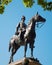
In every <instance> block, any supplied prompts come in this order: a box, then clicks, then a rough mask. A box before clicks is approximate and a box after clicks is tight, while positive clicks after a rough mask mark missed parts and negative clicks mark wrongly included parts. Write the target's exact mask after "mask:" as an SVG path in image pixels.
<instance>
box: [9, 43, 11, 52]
mask: <svg viewBox="0 0 52 65" xmlns="http://www.w3.org/2000/svg"><path fill="white" fill-rule="evenodd" d="M10 49H11V43H9V52H10Z"/></svg>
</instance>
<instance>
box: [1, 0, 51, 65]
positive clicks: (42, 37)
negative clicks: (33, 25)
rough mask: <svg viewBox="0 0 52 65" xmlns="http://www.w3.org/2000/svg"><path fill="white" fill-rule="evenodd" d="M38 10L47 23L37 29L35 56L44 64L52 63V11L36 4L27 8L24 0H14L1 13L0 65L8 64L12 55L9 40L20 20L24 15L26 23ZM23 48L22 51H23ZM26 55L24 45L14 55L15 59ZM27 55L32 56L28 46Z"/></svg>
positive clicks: (49, 64)
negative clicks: (23, 2) (9, 49)
mask: <svg viewBox="0 0 52 65" xmlns="http://www.w3.org/2000/svg"><path fill="white" fill-rule="evenodd" d="M37 11H38V12H39V14H40V15H42V16H43V17H45V18H46V23H45V24H44V26H43V27H42V28H40V29H37V30H36V41H35V44H34V45H35V49H34V57H35V58H38V60H39V61H40V62H41V63H42V64H43V65H52V12H49V11H44V10H43V8H41V6H39V5H37V4H34V5H33V7H32V8H25V7H24V5H23V4H22V0H21V1H19V0H15V1H14V0H13V1H12V2H11V3H10V4H9V5H8V6H6V8H5V12H4V13H3V14H2V15H1V14H0V65H7V64H8V61H9V57H10V53H9V52H8V45H9V40H10V38H11V37H12V36H13V34H14V33H15V28H16V25H17V24H18V23H19V22H20V20H21V17H22V15H25V16H26V21H25V22H26V23H28V21H29V20H30V19H31V17H32V16H34V15H35V14H36V13H37ZM21 50H22V51H21ZM23 55H24V47H21V48H20V49H19V50H18V52H17V53H16V54H15V56H14V60H15V61H17V60H20V59H22V58H23ZM27 56H30V49H29V47H28V51H27Z"/></svg>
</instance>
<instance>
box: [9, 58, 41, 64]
mask: <svg viewBox="0 0 52 65" xmlns="http://www.w3.org/2000/svg"><path fill="white" fill-rule="evenodd" d="M8 65H42V64H41V63H40V62H39V60H38V59H37V58H36V59H34V58H23V59H21V60H19V61H16V62H12V63H10V64H8Z"/></svg>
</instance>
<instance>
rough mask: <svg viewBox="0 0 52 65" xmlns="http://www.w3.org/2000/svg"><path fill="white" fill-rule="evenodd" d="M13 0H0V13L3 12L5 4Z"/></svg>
mask: <svg viewBox="0 0 52 65" xmlns="http://www.w3.org/2000/svg"><path fill="white" fill-rule="evenodd" d="M11 1H12V0H0V14H3V12H4V9H5V5H8V4H9V3H10V2H11Z"/></svg>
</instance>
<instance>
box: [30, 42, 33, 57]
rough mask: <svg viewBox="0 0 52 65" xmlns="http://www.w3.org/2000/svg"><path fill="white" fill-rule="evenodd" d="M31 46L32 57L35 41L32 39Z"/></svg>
mask: <svg viewBox="0 0 52 65" xmlns="http://www.w3.org/2000/svg"><path fill="white" fill-rule="evenodd" d="M30 48H31V57H32V58H33V49H34V41H31V43H30Z"/></svg>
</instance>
